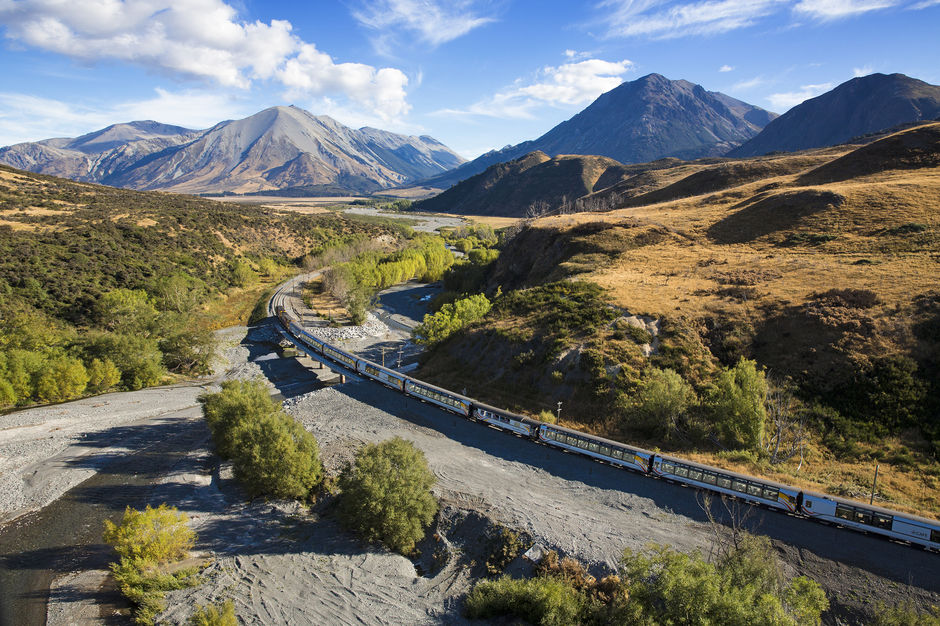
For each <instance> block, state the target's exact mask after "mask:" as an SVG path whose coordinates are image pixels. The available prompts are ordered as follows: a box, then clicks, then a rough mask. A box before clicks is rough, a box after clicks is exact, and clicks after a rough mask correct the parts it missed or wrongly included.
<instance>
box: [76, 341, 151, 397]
mask: <svg viewBox="0 0 940 626" xmlns="http://www.w3.org/2000/svg"><path fill="white" fill-rule="evenodd" d="M84 350H85V356H86V358H89V359H95V358H98V359H101V360H104V359H109V360H111V362H113V363H114V365H115V366H117V368H118V369H119V370H121V384H122V385H123V386H124V388H125V389H130V390H137V389H142V388H144V387H149V386H151V385H156V384H157V383H159V382H160V380H161V379H162V378H163V375H164V374H165V373H166V371H165V370H164V369H163V363H162V361H163V353H161V352H160V348H159V346H158V344H157V340H156V339H155V338H153V337H144V336H140V335H122V334H118V333H89V334H88V335H87V336H86V337H85V347H84Z"/></svg>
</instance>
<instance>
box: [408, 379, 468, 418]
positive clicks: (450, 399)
mask: <svg viewBox="0 0 940 626" xmlns="http://www.w3.org/2000/svg"><path fill="white" fill-rule="evenodd" d="M405 393H406V394H408V395H409V396H414V397H415V398H419V399H421V400H425V401H427V402H430V403H431V404H436V405H438V406H440V407H444V408H445V409H447V410H448V411H453V412H454V413H459V414H461V415H463V416H464V417H467V416H469V415H470V404H471V400H470V398H467V397H465V396H461V395H460V394H456V393H454V392H452V391H447V390H446V389H441V388H440V387H435V386H434V385H431V384H428V383H425V382H421V381H420V380H415V379H414V378H408V379H406V380H405Z"/></svg>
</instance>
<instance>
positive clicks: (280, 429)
mask: <svg viewBox="0 0 940 626" xmlns="http://www.w3.org/2000/svg"><path fill="white" fill-rule="evenodd" d="M199 401H200V402H201V403H202V405H203V409H202V411H203V415H204V416H205V418H206V422H207V423H208V425H209V430H210V431H211V432H212V440H213V442H214V443H215V448H216V451H217V452H218V454H219V456H221V457H222V458H226V459H231V460H232V462H233V465H234V470H235V475H236V476H237V477H238V479H239V480H240V481H241V483H242V486H243V487H244V488H245V491H246V492H247V493H248V494H249V495H250V496H259V495H271V496H274V497H277V498H297V499H303V498H307V497H309V496H310V494H311V492H312V491H313V490H314V488H316V487H317V486H318V485H319V484H320V481H321V480H322V479H323V466H322V464H321V463H320V450H319V446H318V445H317V440H316V439H315V438H314V437H313V435H311V434H310V433H308V432H307V431H306V430H304V428H303V427H302V426H301V425H300V424H298V423H297V422H296V421H295V420H293V419H292V418H291V417H290V416H289V415H287V414H285V413H284V412H283V411H282V410H281V408H280V407H279V406H278V405H277V403H275V402H274V401H273V400H272V399H271V397H270V395H269V394H268V390H267V387H266V386H265V385H264V383H263V382H262V381H260V380H250V381H239V380H232V381H226V382H224V383H222V389H221V391H219V392H218V393H213V394H206V395H204V396H201V397H200V399H199Z"/></svg>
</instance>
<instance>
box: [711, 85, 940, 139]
mask: <svg viewBox="0 0 940 626" xmlns="http://www.w3.org/2000/svg"><path fill="white" fill-rule="evenodd" d="M938 117H940V86H937V85H931V84H929V83H925V82H924V81H922V80H917V79H916V78H910V77H909V76H905V75H904V74H889V75H886V74H871V75H869V76H862V77H859V78H853V79H852V80H850V81H848V82H845V83H842V84H841V85H839V86H838V87H836V88H835V89H833V90H832V91H828V92H826V93H824V94H822V95H821V96H817V97H815V98H811V99H810V100H807V101H806V102H803V103H802V104H800V105H797V106H795V107H793V108H792V109H790V110H789V111H787V112H786V113H784V114H783V115H781V116H780V117H778V118H777V119H775V120H773V121H772V122H770V123H769V124H767V127H766V128H764V130H762V131H761V132H760V134H758V135H757V136H756V137H754V138H752V139H750V140H749V141H748V142H747V143H745V144H744V145H742V146H740V147H738V148H735V149H733V150H731V151H730V152H729V153H728V156H732V157H745V156H757V155H760V154H767V153H768V152H774V151H788V152H792V151H794V150H805V149H807V148H817V147H821V146H833V145H836V144H840V143H844V142H846V141H848V140H849V139H851V138H853V137H858V136H861V135H865V134H868V133H874V132H878V131H881V130H884V129H887V128H891V127H894V126H898V125H900V124H904V123H908V122H916V121H920V120H933V119H937V118H938Z"/></svg>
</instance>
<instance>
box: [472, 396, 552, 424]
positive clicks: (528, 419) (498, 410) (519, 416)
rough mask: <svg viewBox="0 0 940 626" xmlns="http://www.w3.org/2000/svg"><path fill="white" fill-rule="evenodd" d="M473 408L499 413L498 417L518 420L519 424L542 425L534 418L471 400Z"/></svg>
mask: <svg viewBox="0 0 940 626" xmlns="http://www.w3.org/2000/svg"><path fill="white" fill-rule="evenodd" d="M473 406H478V407H480V408H481V409H485V410H487V411H490V412H491V413H499V414H500V415H505V416H507V417H511V418H513V419H517V420H519V421H520V422H534V423H536V424H541V423H542V422H540V421H539V420H537V419H535V418H532V417H528V416H527V415H522V414H520V413H513V412H512V411H507V410H506V409H501V408H499V407H498V406H491V405H489V404H484V403H482V402H478V401H477V400H473Z"/></svg>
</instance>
